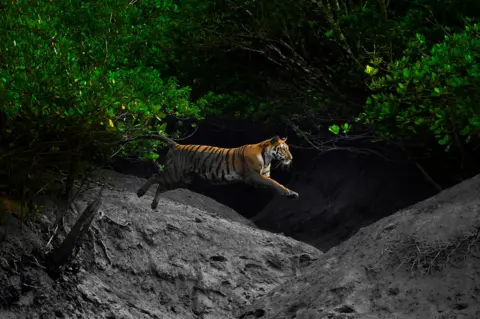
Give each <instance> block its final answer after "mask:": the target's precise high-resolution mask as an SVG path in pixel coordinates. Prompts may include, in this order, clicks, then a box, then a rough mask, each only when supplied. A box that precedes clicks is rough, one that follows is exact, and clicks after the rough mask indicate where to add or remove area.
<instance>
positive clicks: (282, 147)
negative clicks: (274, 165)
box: [270, 136, 293, 166]
mask: <svg viewBox="0 0 480 319" xmlns="http://www.w3.org/2000/svg"><path fill="white" fill-rule="evenodd" d="M286 142H287V138H286V137H283V138H282V137H279V136H275V137H272V138H271V139H270V145H271V149H270V154H271V156H272V159H273V160H276V161H279V162H280V164H281V165H282V166H289V165H290V164H291V163H292V160H293V156H292V153H290V150H289V148H288V144H287V143H286Z"/></svg>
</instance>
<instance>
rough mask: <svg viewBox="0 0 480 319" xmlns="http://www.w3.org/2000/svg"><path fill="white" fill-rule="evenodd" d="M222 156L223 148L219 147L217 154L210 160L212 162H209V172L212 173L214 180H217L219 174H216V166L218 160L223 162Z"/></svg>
mask: <svg viewBox="0 0 480 319" xmlns="http://www.w3.org/2000/svg"><path fill="white" fill-rule="evenodd" d="M222 158H223V155H222V149H221V148H218V149H216V150H215V156H214V157H212V160H211V161H210V163H208V164H207V168H208V173H209V174H211V175H212V180H213V181H217V180H218V178H219V176H218V175H217V174H216V170H215V169H214V166H216V165H215V164H216V163H217V162H220V163H221V162H222Z"/></svg>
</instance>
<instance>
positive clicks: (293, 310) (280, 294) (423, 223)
mask: <svg viewBox="0 0 480 319" xmlns="http://www.w3.org/2000/svg"><path fill="white" fill-rule="evenodd" d="M479 193H480V176H476V177H475V178H473V179H471V180H468V181H465V182H463V183H461V184H459V185H457V186H454V187H452V188H450V189H448V190H446V191H443V192H441V193H439V194H437V195H436V196H434V197H432V198H430V199H428V200H425V201H423V202H420V203H418V204H416V205H414V206H412V207H410V208H408V209H405V210H403V211H400V212H397V213H395V214H393V215H391V216H389V217H386V218H384V219H381V220H379V221H377V222H376V223H374V224H372V225H370V226H368V227H365V228H362V229H360V231H359V232H358V233H357V234H356V235H354V236H353V237H351V238H350V239H348V240H347V241H345V242H343V243H342V244H341V245H339V246H337V247H335V248H333V249H331V250H330V251H329V252H328V253H326V254H325V255H324V256H322V258H321V260H319V261H318V262H317V263H315V265H314V266H313V268H312V269H311V271H310V272H309V273H308V274H305V275H302V276H300V277H299V278H295V279H292V280H290V281H288V282H286V283H284V284H282V285H280V286H279V287H277V288H275V289H273V290H272V291H270V292H269V293H267V294H266V295H265V296H263V297H261V298H259V299H258V300H256V301H255V303H254V305H252V306H250V307H249V310H248V311H246V312H245V313H244V314H243V315H242V316H241V318H243V319H247V318H264V319H267V318H276V319H281V318H295V319H307V318H309V319H314V318H315V319H317V318H318V319H321V318H338V319H340V318H385V319H387V318H388V319H390V318H397V319H413V318H419V319H427V318H429V319H430V318H431V319H433V318H438V319H440V318H443V319H446V318H452V319H453V318H468V319H470V318H471V319H475V318H480V197H479Z"/></svg>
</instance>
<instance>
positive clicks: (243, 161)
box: [240, 146, 247, 169]
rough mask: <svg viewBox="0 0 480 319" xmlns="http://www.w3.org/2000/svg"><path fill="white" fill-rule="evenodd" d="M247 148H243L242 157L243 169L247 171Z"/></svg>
mask: <svg viewBox="0 0 480 319" xmlns="http://www.w3.org/2000/svg"><path fill="white" fill-rule="evenodd" d="M245 148H246V147H245V146H243V148H242V155H241V157H240V159H241V160H242V164H243V167H242V168H243V169H245V167H246V166H247V161H246V160H245Z"/></svg>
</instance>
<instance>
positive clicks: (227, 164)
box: [224, 148, 232, 177]
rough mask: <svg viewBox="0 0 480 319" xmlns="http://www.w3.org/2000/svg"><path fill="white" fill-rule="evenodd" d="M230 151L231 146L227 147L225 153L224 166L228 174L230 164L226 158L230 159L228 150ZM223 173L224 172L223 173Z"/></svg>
mask: <svg viewBox="0 0 480 319" xmlns="http://www.w3.org/2000/svg"><path fill="white" fill-rule="evenodd" d="M231 151H232V149H231V148H229V149H228V151H227V154H225V166H226V168H225V169H226V170H227V174H228V175H230V165H229V163H228V160H229V159H230V152H231ZM224 173H225V172H224ZM224 175H225V174H224ZM224 177H225V176H224Z"/></svg>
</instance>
